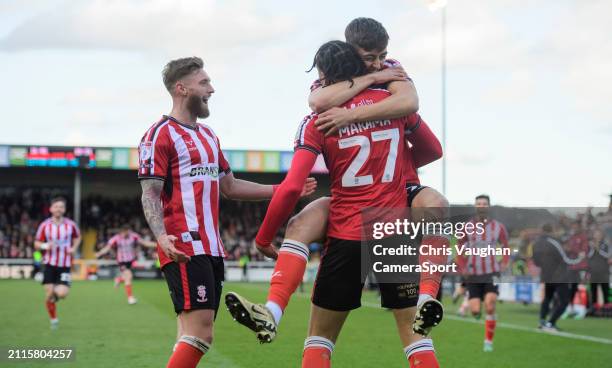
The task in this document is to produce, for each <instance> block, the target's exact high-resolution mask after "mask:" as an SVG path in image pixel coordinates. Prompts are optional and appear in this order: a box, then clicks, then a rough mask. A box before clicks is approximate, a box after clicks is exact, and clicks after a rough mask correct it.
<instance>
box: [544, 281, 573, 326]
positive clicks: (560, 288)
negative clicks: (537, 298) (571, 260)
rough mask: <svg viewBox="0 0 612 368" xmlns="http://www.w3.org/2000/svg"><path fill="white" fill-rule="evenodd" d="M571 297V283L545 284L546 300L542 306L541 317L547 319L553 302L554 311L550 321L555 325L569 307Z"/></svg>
mask: <svg viewBox="0 0 612 368" xmlns="http://www.w3.org/2000/svg"><path fill="white" fill-rule="evenodd" d="M569 298H570V285H569V284H544V300H543V301H542V305H541V306H540V319H541V320H545V319H546V317H547V316H548V313H549V312H550V306H551V304H552V305H553V307H552V313H551V315H550V319H549V320H548V321H549V322H550V323H551V324H553V325H554V324H555V323H556V322H557V320H558V319H559V317H561V315H562V314H563V312H564V311H565V308H567V304H568V303H569Z"/></svg>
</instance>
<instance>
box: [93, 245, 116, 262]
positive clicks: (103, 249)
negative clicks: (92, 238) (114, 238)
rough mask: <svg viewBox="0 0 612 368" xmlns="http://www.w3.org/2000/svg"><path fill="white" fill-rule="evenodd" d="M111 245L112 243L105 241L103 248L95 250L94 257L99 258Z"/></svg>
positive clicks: (108, 250)
mask: <svg viewBox="0 0 612 368" xmlns="http://www.w3.org/2000/svg"><path fill="white" fill-rule="evenodd" d="M112 247H113V245H112V244H111V243H110V242H109V243H107V244H106V245H105V246H104V248H102V249H100V250H99V251H97V252H96V258H100V257H101V256H103V255H105V254H106V253H108V252H110V250H111V248H112Z"/></svg>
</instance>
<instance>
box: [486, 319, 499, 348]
mask: <svg viewBox="0 0 612 368" xmlns="http://www.w3.org/2000/svg"><path fill="white" fill-rule="evenodd" d="M496 324H497V321H496V316H495V315H494V314H487V319H486V320H485V341H489V342H493V336H495V325H496Z"/></svg>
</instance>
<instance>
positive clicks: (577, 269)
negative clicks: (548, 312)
mask: <svg viewBox="0 0 612 368" xmlns="http://www.w3.org/2000/svg"><path fill="white" fill-rule="evenodd" d="M566 244H567V247H568V255H569V257H570V258H573V259H580V262H576V263H575V264H572V265H570V271H569V276H570V295H569V306H568V308H567V310H566V311H565V313H563V315H562V316H561V318H563V319H565V318H568V317H574V318H576V319H581V318H584V317H585V316H586V312H587V311H586V308H584V306H581V307H580V308H578V307H574V298H575V296H576V293H577V292H578V285H580V284H581V283H582V282H583V281H584V280H585V276H586V271H587V269H588V267H589V263H588V257H587V253H588V252H589V238H588V236H587V234H586V232H585V231H584V226H583V224H582V221H580V220H576V221H574V222H572V225H571V230H570V234H569V237H568V238H567V242H566Z"/></svg>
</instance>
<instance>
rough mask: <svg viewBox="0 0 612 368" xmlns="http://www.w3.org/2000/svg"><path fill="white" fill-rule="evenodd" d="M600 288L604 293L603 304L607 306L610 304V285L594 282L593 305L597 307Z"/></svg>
mask: <svg viewBox="0 0 612 368" xmlns="http://www.w3.org/2000/svg"><path fill="white" fill-rule="evenodd" d="M598 286H600V287H601V291H602V292H603V297H604V299H603V303H604V304H606V303H607V302H608V295H610V284H608V283H607V282H604V283H598V282H593V283H591V305H595V304H597V287H598Z"/></svg>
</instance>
